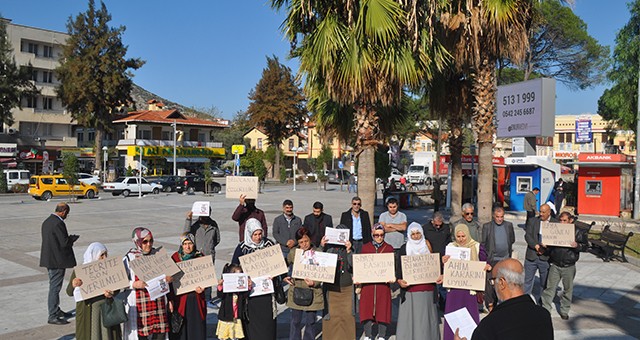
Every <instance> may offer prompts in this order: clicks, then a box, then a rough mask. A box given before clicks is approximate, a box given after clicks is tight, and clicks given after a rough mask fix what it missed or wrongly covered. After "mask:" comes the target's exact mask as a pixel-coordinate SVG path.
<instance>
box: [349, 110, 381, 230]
mask: <svg viewBox="0 0 640 340" xmlns="http://www.w3.org/2000/svg"><path fill="white" fill-rule="evenodd" d="M354 118H355V129H356V136H357V139H358V140H357V142H358V145H359V146H360V148H361V149H362V152H361V153H360V155H359V156H358V196H359V197H360V198H362V209H364V210H366V211H368V212H369V214H370V215H369V216H371V219H372V220H373V216H374V214H375V199H376V196H375V194H376V169H375V151H376V146H377V144H378V142H377V140H376V138H375V135H376V131H378V117H377V116H376V112H375V111H374V110H373V109H372V108H370V107H369V106H367V105H361V106H358V107H357V108H356V110H355V117H354ZM367 232H369V231H367Z"/></svg>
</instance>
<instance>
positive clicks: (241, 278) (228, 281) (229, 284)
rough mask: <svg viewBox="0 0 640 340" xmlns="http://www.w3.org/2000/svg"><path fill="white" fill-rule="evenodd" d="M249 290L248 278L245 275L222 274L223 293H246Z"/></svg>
mask: <svg viewBox="0 0 640 340" xmlns="http://www.w3.org/2000/svg"><path fill="white" fill-rule="evenodd" d="M248 290H249V277H248V276H247V274H245V273H227V274H222V291H223V292H224V293H235V292H246V291H248Z"/></svg>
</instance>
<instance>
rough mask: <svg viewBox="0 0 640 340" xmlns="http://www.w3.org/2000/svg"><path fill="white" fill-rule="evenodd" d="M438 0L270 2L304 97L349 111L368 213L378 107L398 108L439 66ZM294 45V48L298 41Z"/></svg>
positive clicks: (371, 203)
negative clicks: (296, 64)
mask: <svg viewBox="0 0 640 340" xmlns="http://www.w3.org/2000/svg"><path fill="white" fill-rule="evenodd" d="M439 3H441V1H437V0H423V1H420V0H413V1H399V0H362V1H357V0H353V1H341V0H272V1H271V4H272V7H273V8H275V9H278V10H279V9H282V8H285V7H286V9H287V18H286V19H285V21H284V23H283V26H282V28H283V31H284V33H285V35H286V36H287V37H288V38H289V40H290V41H291V43H292V50H293V55H294V56H295V57H297V58H299V59H300V70H299V76H301V77H304V79H305V91H306V93H307V95H309V94H310V93H315V94H318V95H320V96H324V97H325V98H327V99H330V100H332V101H335V102H336V103H338V104H340V105H343V106H349V107H352V108H353V122H354V131H355V135H356V147H357V149H358V150H359V151H358V152H359V168H358V186H359V193H360V195H361V196H362V198H363V203H364V208H365V209H366V210H369V211H371V212H372V213H373V207H374V197H375V169H374V152H375V147H376V146H377V144H378V143H379V141H380V139H381V138H380V135H381V132H380V127H381V125H384V124H386V122H384V121H382V120H381V119H380V116H379V114H378V110H379V109H380V108H381V107H387V106H393V105H397V103H398V102H399V101H400V99H401V97H402V93H403V91H404V90H405V88H407V87H417V86H419V85H420V84H421V82H422V81H424V80H425V79H429V78H430V76H431V74H432V72H433V70H434V69H438V68H440V67H441V66H442V64H443V60H444V57H443V55H444V52H443V50H442V49H441V46H440V45H439V44H436V43H434V41H433V39H432V36H433V35H432V29H431V27H430V25H431V23H432V21H433V20H434V17H435V13H438V7H437V4H439ZM299 38H300V39H301V41H298V39H299Z"/></svg>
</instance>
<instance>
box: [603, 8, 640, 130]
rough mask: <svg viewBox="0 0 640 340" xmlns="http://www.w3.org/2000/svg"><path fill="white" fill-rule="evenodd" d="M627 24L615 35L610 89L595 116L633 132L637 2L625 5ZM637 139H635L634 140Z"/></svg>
mask: <svg viewBox="0 0 640 340" xmlns="http://www.w3.org/2000/svg"><path fill="white" fill-rule="evenodd" d="M628 6H629V12H630V13H631V17H630V18H629V22H627V24H626V25H625V26H624V27H622V29H620V31H618V33H617V34H616V45H615V48H614V49H613V67H612V68H611V70H610V71H609V73H608V74H607V79H608V80H609V81H610V82H611V85H612V86H611V87H610V88H608V89H606V90H605V91H604V93H603V94H602V96H600V99H599V100H598V114H600V115H601V116H602V117H603V118H604V119H607V120H615V121H617V122H618V124H619V125H620V126H621V127H622V128H624V129H628V130H635V128H636V119H637V108H638V74H639V73H638V72H639V69H638V65H639V64H640V33H639V29H638V28H639V27H640V1H638V0H635V1H633V2H631V3H629V4H628ZM636 139H637V137H636Z"/></svg>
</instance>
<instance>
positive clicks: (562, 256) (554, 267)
mask: <svg viewBox="0 0 640 340" xmlns="http://www.w3.org/2000/svg"><path fill="white" fill-rule="evenodd" d="M573 221H574V218H573V216H571V214H570V213H569V212H567V211H564V212H562V213H561V214H560V223H573ZM575 235H576V240H575V241H574V242H573V243H572V244H571V247H572V248H568V247H548V251H547V253H548V254H549V263H550V266H549V276H548V279H547V288H545V290H544V291H543V292H542V307H544V308H546V309H547V310H548V311H549V313H551V310H552V307H553V298H554V297H555V296H556V288H558V284H559V283H560V280H562V288H563V293H562V296H561V297H560V317H561V318H562V320H568V319H569V310H570V309H571V300H572V299H573V279H574V278H575V277H576V262H578V259H579V258H580V252H581V251H585V250H587V248H588V247H589V240H588V235H587V231H586V230H583V229H580V228H576V230H575Z"/></svg>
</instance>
